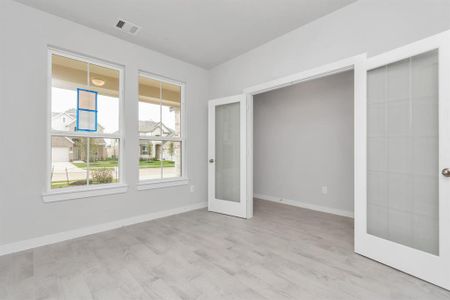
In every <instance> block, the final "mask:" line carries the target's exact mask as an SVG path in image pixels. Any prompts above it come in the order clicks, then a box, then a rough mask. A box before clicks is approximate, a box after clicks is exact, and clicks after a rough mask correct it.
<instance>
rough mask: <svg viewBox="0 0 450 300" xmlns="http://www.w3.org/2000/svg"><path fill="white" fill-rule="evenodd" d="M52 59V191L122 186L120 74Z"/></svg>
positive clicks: (65, 59) (70, 60)
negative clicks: (120, 160)
mask: <svg viewBox="0 0 450 300" xmlns="http://www.w3.org/2000/svg"><path fill="white" fill-rule="evenodd" d="M51 59H52V82H51V116H50V117H51V132H50V135H51V173H50V178H51V180H50V181H51V189H59V188H68V187H77V186H88V185H98V184H108V183H116V182H119V179H120V178H119V154H120V147H119V145H120V131H119V97H120V72H119V70H117V69H113V68H107V67H103V66H99V65H97V64H94V63H90V62H87V61H82V60H78V59H73V58H69V57H66V56H63V55H58V54H52V57H51ZM80 95H81V96H80ZM82 97H84V98H82Z"/></svg>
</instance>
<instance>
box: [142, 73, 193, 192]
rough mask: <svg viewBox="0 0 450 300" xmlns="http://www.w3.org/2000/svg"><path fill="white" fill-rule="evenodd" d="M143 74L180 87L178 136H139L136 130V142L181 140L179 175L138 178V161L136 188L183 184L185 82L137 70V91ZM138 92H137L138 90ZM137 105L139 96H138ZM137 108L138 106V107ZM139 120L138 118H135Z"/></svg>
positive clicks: (144, 188)
mask: <svg viewBox="0 0 450 300" xmlns="http://www.w3.org/2000/svg"><path fill="white" fill-rule="evenodd" d="M140 76H144V77H147V78H149V79H153V80H158V81H160V82H163V83H169V84H174V85H178V86H179V87H180V88H181V104H180V105H181V111H180V119H181V120H180V126H181V132H180V137H171V138H168V137H164V136H141V135H140V134H139V132H138V144H139V141H140V140H148V141H174V142H177V141H178V142H181V176H180V177H175V178H165V179H164V178H163V179H160V178H158V179H149V180H139V161H137V162H136V164H137V172H138V174H137V175H138V177H137V178H138V183H137V189H138V191H143V190H149V189H158V188H166V187H172V186H179V185H185V184H188V183H189V177H188V170H187V163H186V158H187V144H186V140H187V136H186V135H187V134H186V133H187V130H186V124H187V122H186V83H185V82H182V81H178V80H174V79H170V78H167V77H164V76H161V75H157V74H153V73H150V72H147V71H144V70H139V72H138V81H137V89H138V91H139V77H140ZM138 94H139V92H138ZM137 100H138V105H139V96H138V99H137ZM138 109H139V108H138ZM137 122H139V118H138V120H137Z"/></svg>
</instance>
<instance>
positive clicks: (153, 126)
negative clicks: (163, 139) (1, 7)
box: [139, 120, 175, 136]
mask: <svg viewBox="0 0 450 300" xmlns="http://www.w3.org/2000/svg"><path fill="white" fill-rule="evenodd" d="M160 126H161V127H162V130H163V132H165V133H168V134H167V136H172V135H174V134H175V132H174V130H173V129H171V128H169V127H167V126H166V125H164V124H163V123H162V122H155V121H152V120H149V121H139V132H140V133H153V132H155V131H156V130H158V129H159V128H160Z"/></svg>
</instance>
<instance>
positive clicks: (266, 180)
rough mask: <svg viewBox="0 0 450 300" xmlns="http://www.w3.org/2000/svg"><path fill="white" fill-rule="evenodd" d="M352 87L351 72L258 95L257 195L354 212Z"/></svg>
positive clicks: (255, 125)
mask: <svg viewBox="0 0 450 300" xmlns="http://www.w3.org/2000/svg"><path fill="white" fill-rule="evenodd" d="M353 86H354V85H353V71H347V72H344V73H340V74H336V75H331V76H327V77H323V78H319V79H315V80H311V81H307V82H304V83H299V84H296V85H292V86H289V87H285V88H281V89H278V90H274V91H271V92H267V93H263V94H259V95H256V96H255V97H254V192H255V194H260V195H265V196H270V197H274V198H276V199H279V198H283V199H287V200H292V201H298V202H302V203H306V204H309V205H312V206H321V207H324V208H328V209H329V210H339V211H344V212H349V213H350V214H351V212H353V145H354V143H353V129H354V126H353V123H354V122H353ZM322 187H327V190H328V192H327V193H326V194H324V193H323V192H322Z"/></svg>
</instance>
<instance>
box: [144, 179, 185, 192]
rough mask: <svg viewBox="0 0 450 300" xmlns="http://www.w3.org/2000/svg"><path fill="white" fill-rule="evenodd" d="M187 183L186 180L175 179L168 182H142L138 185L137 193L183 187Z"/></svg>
mask: <svg viewBox="0 0 450 300" xmlns="http://www.w3.org/2000/svg"><path fill="white" fill-rule="evenodd" d="M188 183H189V179H187V178H177V179H170V180H158V181H142V182H139V183H138V186H137V189H138V191H144V190H151V189H161V188H167V187H172V186H179V185H185V184H188Z"/></svg>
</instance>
